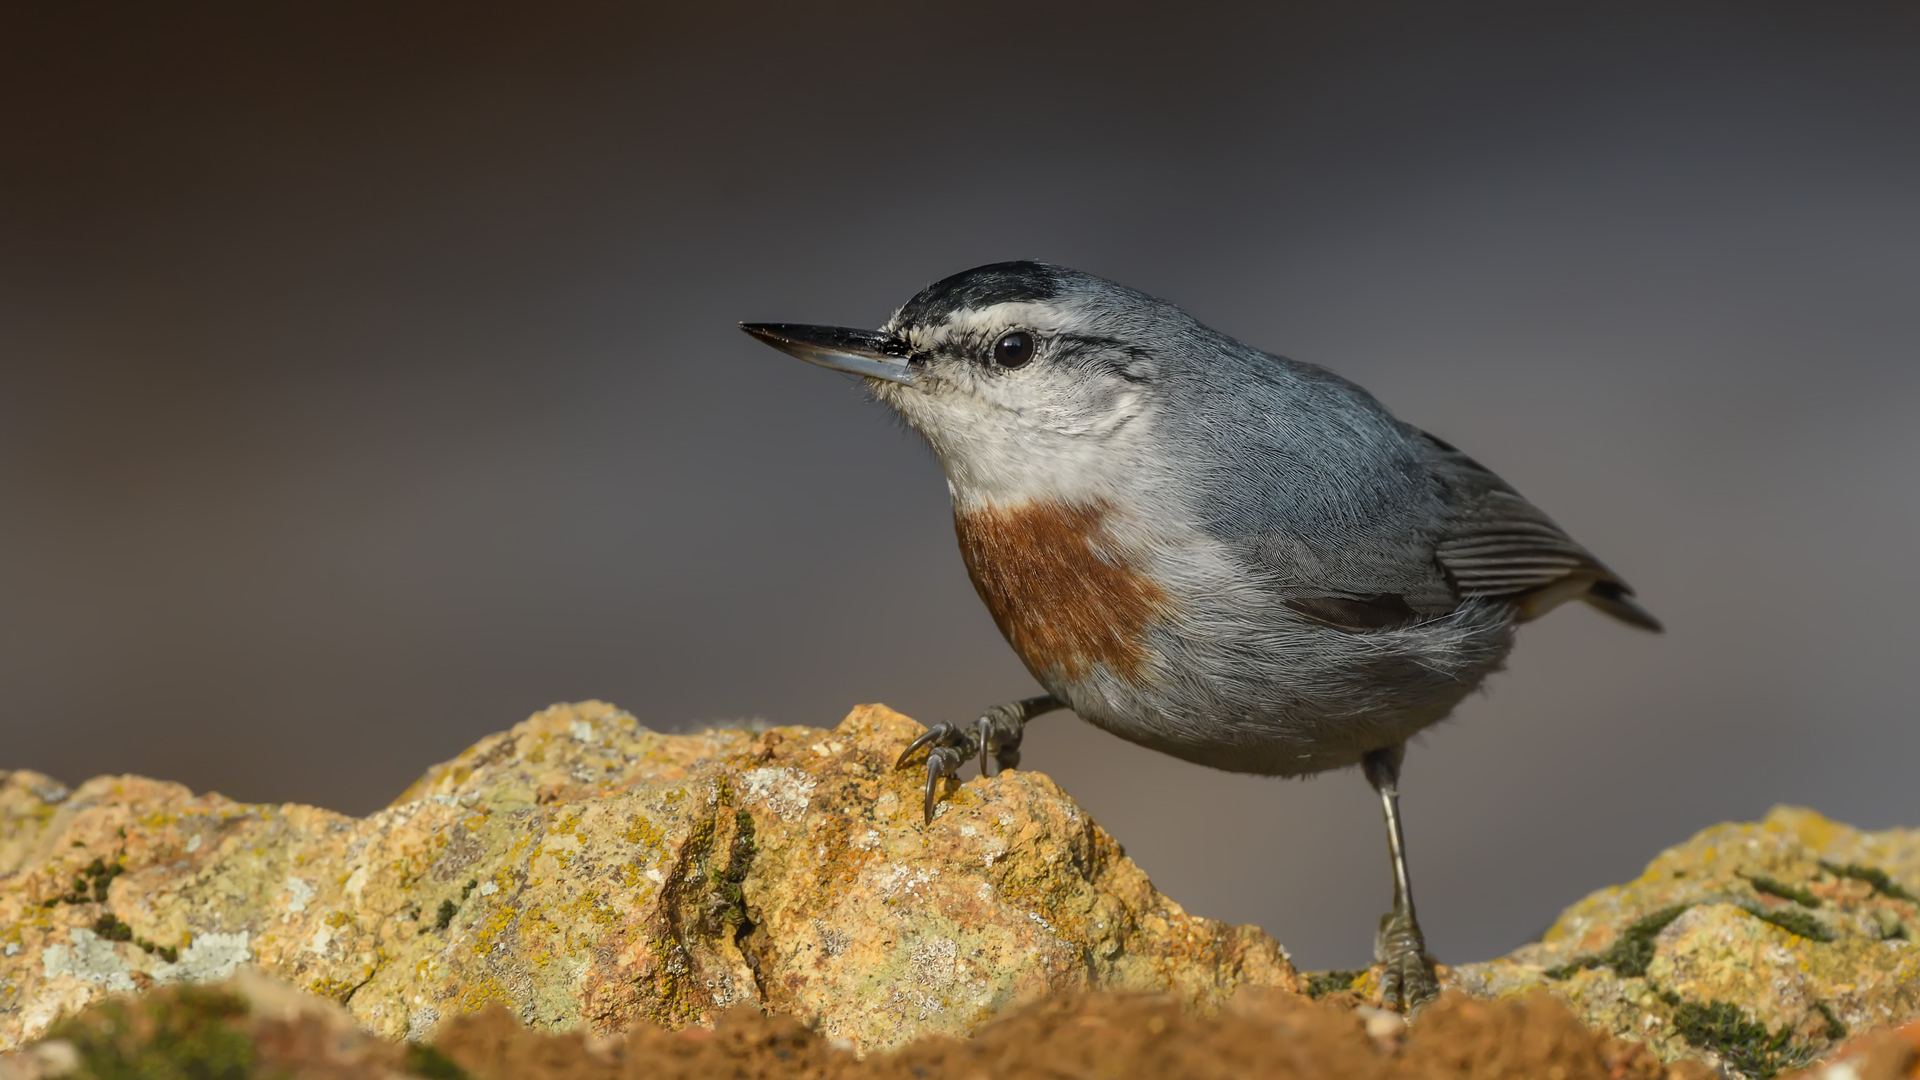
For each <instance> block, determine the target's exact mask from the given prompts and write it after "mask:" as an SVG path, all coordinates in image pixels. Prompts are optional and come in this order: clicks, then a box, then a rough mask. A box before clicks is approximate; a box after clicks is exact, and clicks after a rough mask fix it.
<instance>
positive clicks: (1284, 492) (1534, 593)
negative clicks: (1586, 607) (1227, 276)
mask: <svg viewBox="0 0 1920 1080" xmlns="http://www.w3.org/2000/svg"><path fill="white" fill-rule="evenodd" d="M1262 359H1263V360H1265V361H1266V363H1265V364H1263V365H1258V366H1247V367H1241V368H1240V369H1239V370H1238V371H1235V372H1233V374H1234V375H1235V376H1236V377H1237V378H1238V379H1240V380H1241V382H1240V385H1239V386H1238V387H1237V388H1236V392H1222V393H1217V394H1214V395H1211V401H1210V402H1209V411H1210V412H1211V413H1213V414H1214V415H1213V418H1212V419H1213V423H1212V424H1211V425H1210V426H1209V427H1208V428H1207V429H1205V431H1206V432H1207V434H1208V436H1209V438H1208V439H1207V440H1205V441H1206V445H1203V446H1198V447H1196V448H1195V451H1196V452H1195V460H1196V461H1199V462H1203V463H1204V464H1203V465H1202V466H1200V467H1199V470H1198V471H1199V473H1200V476H1201V479H1200V483H1199V484H1198V489H1197V492H1196V494H1197V496H1198V499H1199V509H1200V512H1201V515H1202V519H1203V521H1204V523H1205V527H1206V529H1207V530H1208V532H1210V533H1211V534H1212V535H1214V536H1215V537H1217V538H1219V539H1220V540H1222V541H1223V542H1224V543H1226V544H1227V546H1228V547H1229V549H1230V550H1233V551H1234V552H1235V553H1236V554H1237V555H1238V557H1239V558H1240V560H1241V561H1242V564H1243V565H1244V566H1245V567H1246V568H1247V570H1248V571H1249V573H1250V574H1252V575H1253V576H1254V577H1255V578H1256V579H1257V580H1259V581H1260V582H1262V583H1263V584H1264V585H1265V586H1266V587H1267V588H1269V589H1270V590H1271V591H1273V592H1274V593H1275V594H1276V598H1277V599H1278V600H1280V601H1281V602H1283V603H1285V604H1287V605H1288V606H1289V607H1292V608H1294V609H1295V610H1298V611H1300V612H1302V613H1303V614H1306V615H1308V616H1310V617H1313V618H1316V619H1318V620H1320V621H1322V622H1326V623H1329V624H1331V625H1335V626H1341V627H1343V628H1346V629H1353V630H1374V629H1380V628H1383V627H1387V626H1394V625H1404V624H1406V623H1409V622H1416V621H1420V620H1423V619H1430V618H1437V617H1440V616H1443V615H1446V614H1448V613H1449V612H1452V611H1453V610H1455V609H1456V608H1458V607H1459V605H1460V604H1461V603H1462V602H1464V601H1466V600H1469V599H1473V598H1477V597H1488V598H1497V599H1502V600H1509V601H1512V602H1513V603H1514V604H1515V605H1516V606H1517V607H1518V608H1519V611H1520V616H1521V617H1522V618H1523V619H1524V618H1532V617H1535V616H1536V615H1538V614H1543V613H1544V612H1545V611H1546V610H1548V609H1550V608H1551V607H1553V606H1555V605H1557V604H1559V603H1561V602H1563V601H1565V600H1570V599H1574V598H1576V597H1577V598H1580V599H1584V600H1588V601H1589V602H1591V603H1593V604H1594V605H1595V606H1597V607H1600V608H1601V609H1602V610H1605V611H1607V612H1608V613H1609V614H1612V615H1614V616H1616V617H1618V618H1621V619H1624V620H1626V621H1628V622H1632V623H1635V624H1637V625H1641V626H1647V627H1650V628H1657V627H1658V623H1656V622H1654V621H1653V619H1652V617H1651V616H1649V615H1647V614H1646V613H1645V612H1644V611H1642V610H1641V609H1640V608H1639V607H1638V605H1636V604H1634V603H1633V602H1632V600H1631V596H1632V592H1631V590H1630V589H1628V587H1627V586H1626V583H1625V582H1623V581H1621V580H1620V578H1619V577H1618V576H1617V575H1615V574H1614V573H1613V572H1612V571H1611V570H1609V569H1607V567H1606V566H1604V565H1603V564H1602V563H1601V562H1600V561H1599V560H1598V559H1596V558H1595V557H1594V556H1593V555H1592V553H1590V552H1588V551H1587V550H1586V549H1585V548H1584V547H1582V546H1580V544H1578V543H1577V542H1575V541H1574V540H1573V539H1572V538H1571V537H1570V536H1568V535H1567V533H1566V531H1565V530H1563V529H1561V528H1560V527H1559V526H1558V525H1556V524H1555V523H1554V522H1553V520H1552V519H1551V518H1549V517H1547V515H1546V514H1545V513H1543V512H1541V511H1540V509H1539V508H1537V507H1535V506H1534V505H1533V504H1532V503H1530V502H1528V501H1527V500H1526V499H1525V498H1524V497H1522V496H1521V495H1520V494H1519V493H1518V492H1516V491H1515V490H1514V489H1513V488H1512V486H1510V485H1509V484H1507V483H1506V482H1505V481H1504V480H1502V479H1500V477H1498V476H1497V475H1495V474H1494V473H1493V472H1492V471H1491V470H1489V469H1487V468H1485V467H1484V466H1482V465H1480V464H1479V463H1478V462H1476V461H1474V460H1473V459H1472V458H1470V457H1468V456H1467V455H1465V454H1463V453H1461V452H1460V451H1458V450H1457V449H1455V448H1454V447H1452V446H1450V445H1448V444H1447V443H1445V442H1443V441H1441V440H1439V439H1437V438H1435V437H1433V436H1431V435H1428V434H1427V433H1426V432H1423V431H1421V430H1419V429H1418V428H1415V427H1413V426H1411V425H1409V424H1405V423H1403V422H1401V421H1400V420H1398V419H1397V418H1395V417H1394V416H1393V415H1392V414H1391V413H1389V412H1388V411H1387V410H1386V408H1385V407H1384V406H1382V405H1381V404H1380V403H1379V402H1378V401H1376V400H1375V399H1374V398H1373V397H1372V396H1371V395H1370V394H1368V393H1367V392H1366V391H1365V390H1363V389H1361V388H1360V387H1358V386H1356V385H1354V384H1353V383H1350V382H1348V381H1346V380H1345V379H1342V378H1340V377H1339V376H1337V375H1334V374H1333V373H1331V372H1328V371H1326V370H1325V369H1322V368H1318V367H1315V366H1313V365H1309V364H1300V363H1296V362H1294V361H1288V360H1284V359H1281V358H1278V357H1262ZM1249 381H1255V382H1257V383H1258V384H1259V385H1260V386H1261V392H1259V393H1251V394H1250V393H1246V392H1245V389H1246V386H1247V385H1248V382H1249Z"/></svg>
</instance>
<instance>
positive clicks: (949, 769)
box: [926, 746, 966, 825]
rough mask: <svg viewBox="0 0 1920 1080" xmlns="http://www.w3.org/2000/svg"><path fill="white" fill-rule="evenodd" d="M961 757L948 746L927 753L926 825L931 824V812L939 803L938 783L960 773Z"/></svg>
mask: <svg viewBox="0 0 1920 1080" xmlns="http://www.w3.org/2000/svg"><path fill="white" fill-rule="evenodd" d="M965 760H966V759H965V758H963V757H961V756H960V755H959V753H958V752H956V751H955V750H954V749H953V748H952V747H950V746H936V747H934V748H933V749H932V750H930V751H928V752H927V802H926V813H927V824H929V825H931V824H933V810H934V807H935V806H937V805H938V804H939V801H940V781H942V780H945V779H946V778H948V777H950V776H957V775H959V773H960V763H961V762H963V761H965Z"/></svg>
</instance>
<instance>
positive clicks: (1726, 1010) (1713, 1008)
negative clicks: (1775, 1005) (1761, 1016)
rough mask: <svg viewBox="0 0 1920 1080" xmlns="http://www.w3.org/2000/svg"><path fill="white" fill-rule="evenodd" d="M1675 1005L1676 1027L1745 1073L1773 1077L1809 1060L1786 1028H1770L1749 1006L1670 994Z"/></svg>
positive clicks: (1669, 1000)
mask: <svg viewBox="0 0 1920 1080" xmlns="http://www.w3.org/2000/svg"><path fill="white" fill-rule="evenodd" d="M1666 997H1667V1003H1668V1004H1670V1005H1672V1006H1673V1024H1674V1030H1675V1031H1676V1032H1677V1033H1678V1034H1679V1035H1680V1037H1681V1038H1682V1039H1685V1040H1686V1041H1687V1042H1688V1043H1690V1044H1692V1045H1694V1046H1697V1047H1699V1048H1700V1049H1702V1050H1710V1051H1712V1052H1713V1053H1715V1054H1717V1055H1719V1057H1720V1060H1721V1061H1723V1062H1725V1063H1726V1065H1727V1066H1728V1067H1729V1068H1731V1069H1733V1070H1734V1071H1736V1072H1738V1073H1740V1075H1742V1076H1748V1077H1752V1078H1753V1080H1769V1078H1771V1077H1774V1076H1778V1075H1779V1074H1780V1072H1781V1071H1782V1070H1784V1069H1791V1068H1794V1067H1797V1066H1799V1065H1803V1064H1805V1063H1806V1061H1807V1059H1808V1057H1809V1056H1810V1055H1808V1054H1807V1053H1806V1052H1804V1051H1801V1050H1798V1049H1796V1048H1794V1047H1793V1045H1792V1043H1791V1042H1790V1041H1789V1039H1790V1036H1791V1035H1792V1032H1790V1031H1789V1030H1788V1029H1786V1028H1781V1029H1780V1030H1779V1031H1768V1030H1767V1028H1766V1025H1764V1024H1761V1023H1760V1022H1759V1021H1757V1020H1755V1019H1754V1018H1753V1017H1751V1016H1749V1015H1748V1014H1747V1012H1746V1010H1744V1009H1742V1008H1740V1006H1738V1005H1734V1004H1732V1003H1730V1002H1725V1001H1709V1002H1706V1003H1705V1004H1702V1003H1701V1002H1698V1001H1682V1000H1680V999H1678V998H1676V997H1674V996H1673V995H1671V994H1669V995H1666Z"/></svg>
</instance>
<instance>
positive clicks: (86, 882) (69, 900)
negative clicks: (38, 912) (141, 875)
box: [40, 858, 127, 908]
mask: <svg viewBox="0 0 1920 1080" xmlns="http://www.w3.org/2000/svg"><path fill="white" fill-rule="evenodd" d="M126 872H127V868H126V866H125V865H124V864H122V863H121V861H120V860H119V859H118V858H116V859H114V861H113V862H112V863H111V864H109V863H107V862H106V861H105V860H103V859H95V860H93V861H92V862H90V863H88V864H87V865H86V866H85V867H84V868H82V869H81V871H80V872H79V873H78V874H76V875H74V878H73V884H72V885H71V886H69V887H68V889H67V891H66V892H65V893H64V894H62V895H60V896H56V897H54V898H53V899H51V900H43V901H41V903H40V906H41V907H49V908H50V907H57V906H59V905H61V904H104V903H106V902H107V889H108V888H110V887H111V886H112V885H113V879H114V878H117V877H119V876H120V875H121V874H124V873H126Z"/></svg>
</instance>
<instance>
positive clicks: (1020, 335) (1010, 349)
mask: <svg viewBox="0 0 1920 1080" xmlns="http://www.w3.org/2000/svg"><path fill="white" fill-rule="evenodd" d="M1031 359H1033V335H1032V334H1029V333H1027V332H1026V331H1025V330H1015V331H1014V332H1013V333H1011V334H1003V335H1001V337H1000V340H999V341H996V342H994V343H993V362H994V363H996V364H998V365H1000V366H1001V367H1003V368H1017V367H1024V366H1025V365H1026V362H1027V361H1029V360H1031Z"/></svg>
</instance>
